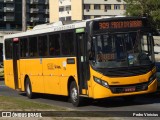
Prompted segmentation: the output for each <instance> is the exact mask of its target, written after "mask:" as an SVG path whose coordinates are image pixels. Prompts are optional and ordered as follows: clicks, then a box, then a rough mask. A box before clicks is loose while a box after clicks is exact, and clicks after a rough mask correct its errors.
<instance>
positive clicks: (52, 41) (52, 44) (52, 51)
mask: <svg viewBox="0 0 160 120" xmlns="http://www.w3.org/2000/svg"><path fill="white" fill-rule="evenodd" d="M59 40H60V36H59V34H52V35H49V55H50V56H58V55H60V44H59Z"/></svg>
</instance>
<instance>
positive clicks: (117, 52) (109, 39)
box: [90, 31, 154, 68]
mask: <svg viewBox="0 0 160 120" xmlns="http://www.w3.org/2000/svg"><path fill="white" fill-rule="evenodd" d="M91 48H92V50H91V53H92V56H90V58H91V59H90V60H92V63H93V65H94V66H95V67H98V68H117V67H129V66H141V65H149V64H152V63H153V62H154V54H153V39H152V37H151V34H148V35H147V34H144V33H143V32H140V31H137V32H129V33H114V34H100V35H95V36H94V37H93V42H92V47H91Z"/></svg>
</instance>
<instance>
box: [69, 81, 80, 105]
mask: <svg viewBox="0 0 160 120" xmlns="http://www.w3.org/2000/svg"><path fill="white" fill-rule="evenodd" d="M69 95H70V101H71V102H72V104H73V106H75V107H78V106H80V105H82V102H83V100H82V99H83V98H82V97H80V96H79V91H78V88H77V85H76V82H75V81H72V82H71V84H70V91H69Z"/></svg>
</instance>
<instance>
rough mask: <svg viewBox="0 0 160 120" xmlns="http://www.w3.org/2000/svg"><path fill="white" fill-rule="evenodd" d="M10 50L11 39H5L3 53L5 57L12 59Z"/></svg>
mask: <svg viewBox="0 0 160 120" xmlns="http://www.w3.org/2000/svg"><path fill="white" fill-rule="evenodd" d="M12 51H13V44H12V41H11V40H6V41H5V54H6V59H12Z"/></svg>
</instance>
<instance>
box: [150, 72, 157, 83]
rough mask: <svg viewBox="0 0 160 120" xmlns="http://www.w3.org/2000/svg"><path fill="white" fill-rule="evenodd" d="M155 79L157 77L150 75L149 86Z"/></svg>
mask: <svg viewBox="0 0 160 120" xmlns="http://www.w3.org/2000/svg"><path fill="white" fill-rule="evenodd" d="M156 77H157V76H156V73H154V74H152V75H151V76H150V78H149V84H151V83H152V81H153V80H155V79H156Z"/></svg>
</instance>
